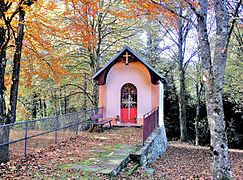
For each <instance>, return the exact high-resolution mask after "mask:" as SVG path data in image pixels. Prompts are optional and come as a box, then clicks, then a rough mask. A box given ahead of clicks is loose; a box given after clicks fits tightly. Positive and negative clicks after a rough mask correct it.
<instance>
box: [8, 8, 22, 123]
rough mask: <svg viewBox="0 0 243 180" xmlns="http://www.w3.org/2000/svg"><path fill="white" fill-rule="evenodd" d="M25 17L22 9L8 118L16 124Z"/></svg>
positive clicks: (20, 11)
mask: <svg viewBox="0 0 243 180" xmlns="http://www.w3.org/2000/svg"><path fill="white" fill-rule="evenodd" d="M24 17H25V12H24V11H23V10H22V9H21V8H20V10H19V25H18V28H17V39H16V42H15V45H16V49H15V53H14V58H13V71H12V86H11V90H10V103H9V107H10V109H9V111H8V118H9V120H10V123H14V122H15V120H16V107H17V99H18V87H19V73H20V59H21V53H22V45H23V39H24Z"/></svg>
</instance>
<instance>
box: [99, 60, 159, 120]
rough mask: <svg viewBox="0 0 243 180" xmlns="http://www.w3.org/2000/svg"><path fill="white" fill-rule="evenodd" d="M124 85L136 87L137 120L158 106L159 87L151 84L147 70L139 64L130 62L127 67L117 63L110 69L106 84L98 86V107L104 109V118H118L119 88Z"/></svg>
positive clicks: (122, 63)
mask: <svg viewBox="0 0 243 180" xmlns="http://www.w3.org/2000/svg"><path fill="white" fill-rule="evenodd" d="M126 83H132V84H134V85H135V86H136V87H137V93H138V97H137V101H138V102H137V104H138V107H137V108H138V119H141V118H143V115H144V114H146V113H147V112H149V111H151V110H152V109H153V108H155V107H157V106H159V96H160V93H159V85H153V84H152V83H151V77H150V74H149V72H148V70H147V68H146V67H145V66H144V65H143V64H142V63H140V62H131V63H129V65H125V63H124V62H118V63H116V64H115V65H113V67H112V68H111V69H110V71H109V73H108V75H107V80H106V84H105V85H103V86H99V107H104V115H105V117H107V118H115V117H116V116H117V115H119V116H120V98H121V88H122V86H123V85H124V84H126Z"/></svg>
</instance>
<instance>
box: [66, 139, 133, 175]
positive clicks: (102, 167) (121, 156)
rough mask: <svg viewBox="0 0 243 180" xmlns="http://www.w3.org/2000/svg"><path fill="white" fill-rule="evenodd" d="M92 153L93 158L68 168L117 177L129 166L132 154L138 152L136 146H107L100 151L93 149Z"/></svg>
mask: <svg viewBox="0 0 243 180" xmlns="http://www.w3.org/2000/svg"><path fill="white" fill-rule="evenodd" d="M90 151H91V154H92V157H91V158H89V159H87V160H85V161H80V162H77V163H75V164H72V165H68V168H70V169H75V170H80V171H84V172H95V173H102V174H107V175H110V176H116V175H117V174H118V172H119V171H120V170H121V169H122V168H124V167H125V166H126V165H127V164H128V162H129V161H130V153H133V152H135V151H136V146H132V145H121V144H113V145H106V146H104V147H103V148H102V149H100V150H95V149H93V150H92V149H91V150H90ZM66 167H67V166H66Z"/></svg>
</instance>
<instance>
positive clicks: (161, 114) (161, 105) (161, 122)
mask: <svg viewBox="0 0 243 180" xmlns="http://www.w3.org/2000/svg"><path fill="white" fill-rule="evenodd" d="M159 126H160V127H162V126H164V84H163V83H162V82H161V81H160V82H159Z"/></svg>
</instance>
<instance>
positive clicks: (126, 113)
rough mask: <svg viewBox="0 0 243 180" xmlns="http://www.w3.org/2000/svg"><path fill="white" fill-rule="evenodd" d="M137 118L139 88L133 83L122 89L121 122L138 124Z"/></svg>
mask: <svg viewBox="0 0 243 180" xmlns="http://www.w3.org/2000/svg"><path fill="white" fill-rule="evenodd" d="M136 118H137V88H136V86H134V85H133V84H131V83H127V84H124V85H123V86H122V88H121V122H122V123H136Z"/></svg>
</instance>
